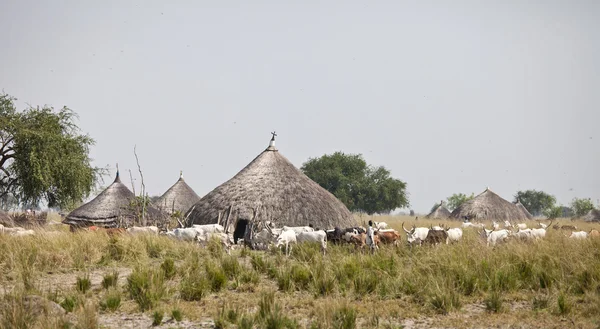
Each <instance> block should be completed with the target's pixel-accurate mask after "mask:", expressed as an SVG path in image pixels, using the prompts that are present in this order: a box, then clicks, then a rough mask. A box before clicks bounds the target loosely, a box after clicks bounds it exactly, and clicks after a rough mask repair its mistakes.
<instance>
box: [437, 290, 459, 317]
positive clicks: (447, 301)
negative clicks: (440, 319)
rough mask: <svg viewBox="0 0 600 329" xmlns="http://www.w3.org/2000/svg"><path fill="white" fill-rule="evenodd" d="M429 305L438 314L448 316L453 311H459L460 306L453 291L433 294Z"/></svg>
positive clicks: (457, 297) (457, 296)
mask: <svg viewBox="0 0 600 329" xmlns="http://www.w3.org/2000/svg"><path fill="white" fill-rule="evenodd" d="M429 304H430V305H431V307H432V308H433V309H434V310H435V311H436V312H437V313H440V314H448V313H450V312H451V311H453V310H459V309H460V307H461V305H462V304H461V301H460V297H459V295H458V294H457V293H455V292H454V291H453V290H446V291H441V292H436V293H433V294H432V296H431V298H430V300H429Z"/></svg>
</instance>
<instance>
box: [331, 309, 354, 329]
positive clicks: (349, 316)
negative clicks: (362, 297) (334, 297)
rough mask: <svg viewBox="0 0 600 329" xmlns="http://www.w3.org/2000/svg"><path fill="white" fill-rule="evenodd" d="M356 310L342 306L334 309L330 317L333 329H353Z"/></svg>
mask: <svg viewBox="0 0 600 329" xmlns="http://www.w3.org/2000/svg"><path fill="white" fill-rule="evenodd" d="M356 313H357V312H356V309H355V308H353V307H350V306H347V305H345V306H342V307H340V308H338V309H336V310H335V311H334V313H333V316H332V324H333V328H335V329H355V328H356Z"/></svg>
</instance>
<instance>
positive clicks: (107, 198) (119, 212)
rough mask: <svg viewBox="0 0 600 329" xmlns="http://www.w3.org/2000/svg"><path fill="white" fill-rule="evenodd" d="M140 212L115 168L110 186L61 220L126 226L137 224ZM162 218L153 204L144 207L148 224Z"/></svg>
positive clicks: (104, 225)
mask: <svg viewBox="0 0 600 329" xmlns="http://www.w3.org/2000/svg"><path fill="white" fill-rule="evenodd" d="M140 212H141V211H138V209H136V207H135V195H134V194H133V192H131V191H130V190H129V189H128V188H127V186H125V184H123V183H121V179H120V178H119V171H118V170H117V177H116V178H115V181H114V182H113V183H112V184H110V186H108V187H107V188H106V189H105V190H104V191H102V193H100V194H98V195H97V196H96V197H95V198H94V199H92V201H90V202H88V203H86V204H84V205H83V206H81V207H79V208H77V209H75V210H73V211H72V212H71V213H70V214H68V215H67V217H66V218H65V219H64V220H63V221H62V222H63V224H69V225H71V226H72V227H86V226H92V225H94V226H99V227H118V226H125V227H127V226H131V225H133V224H134V223H135V224H138V225H139V223H137V222H136V221H137V220H139V214H140ZM163 218H164V215H163V214H162V213H161V212H160V211H159V210H157V209H156V208H154V207H153V206H148V207H147V208H146V220H147V223H148V224H153V225H156V224H157V223H158V222H159V221H161V220H162V219H163Z"/></svg>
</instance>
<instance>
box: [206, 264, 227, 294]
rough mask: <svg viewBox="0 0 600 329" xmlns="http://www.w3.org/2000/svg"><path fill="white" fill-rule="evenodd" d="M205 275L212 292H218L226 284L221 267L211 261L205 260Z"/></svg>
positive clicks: (225, 277)
mask: <svg viewBox="0 0 600 329" xmlns="http://www.w3.org/2000/svg"><path fill="white" fill-rule="evenodd" d="M204 269H205V271H206V277H207V278H208V282H209V285H210V289H211V290H212V291H213V292H219V291H221V289H223V288H224V287H225V286H226V285H227V276H226V275H225V272H224V271H223V269H222V268H221V267H219V266H217V265H215V264H214V263H212V262H207V263H206V264H205V266H204Z"/></svg>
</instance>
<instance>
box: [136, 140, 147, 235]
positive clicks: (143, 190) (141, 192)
mask: <svg viewBox="0 0 600 329" xmlns="http://www.w3.org/2000/svg"><path fill="white" fill-rule="evenodd" d="M136 148H137V145H134V146H133V154H134V155H135V162H136V163H137V166H138V171H139V172H140V178H141V179H142V187H141V189H142V190H141V191H140V195H141V196H142V226H146V200H145V197H146V196H145V193H146V185H145V184H144V174H143V173H142V167H140V161H139V158H138V155H137V152H136Z"/></svg>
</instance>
